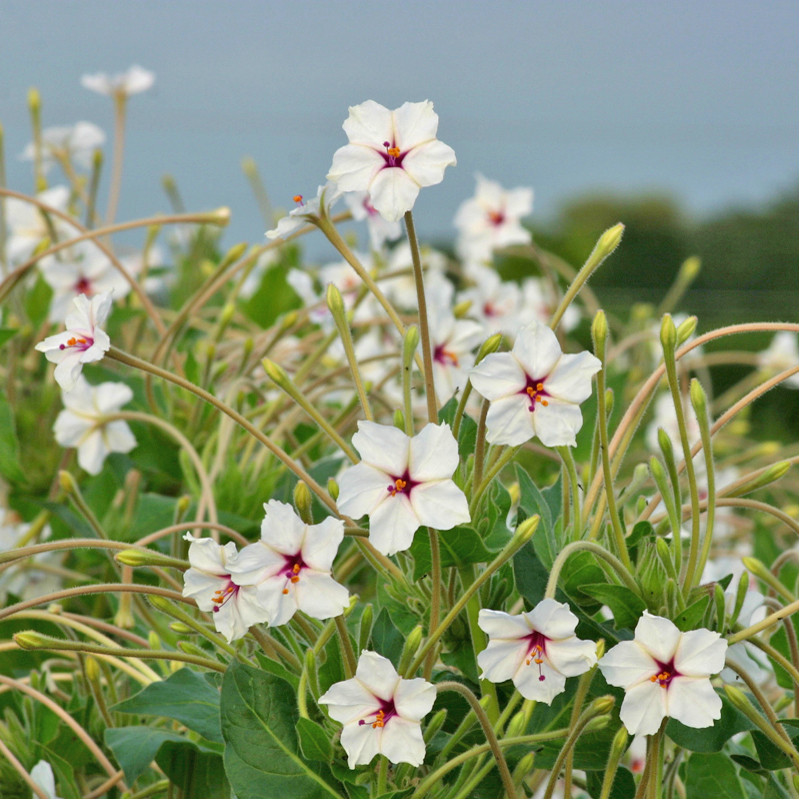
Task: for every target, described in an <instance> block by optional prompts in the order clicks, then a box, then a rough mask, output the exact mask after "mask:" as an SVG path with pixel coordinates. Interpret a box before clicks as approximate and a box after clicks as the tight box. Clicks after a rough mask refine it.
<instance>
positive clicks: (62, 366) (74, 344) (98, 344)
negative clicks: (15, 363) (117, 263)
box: [36, 294, 111, 391]
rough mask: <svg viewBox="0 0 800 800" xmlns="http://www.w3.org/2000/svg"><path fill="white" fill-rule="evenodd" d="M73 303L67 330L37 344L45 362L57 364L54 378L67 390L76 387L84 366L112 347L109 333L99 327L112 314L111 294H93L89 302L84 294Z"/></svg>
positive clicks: (67, 321) (68, 315)
mask: <svg viewBox="0 0 800 800" xmlns="http://www.w3.org/2000/svg"><path fill="white" fill-rule="evenodd" d="M73 303H74V304H75V309H76V310H75V311H71V312H70V313H69V314H67V319H66V322H65V325H66V328H67V329H66V330H65V331H64V332H63V333H57V334H55V335H54V336H48V337H47V338H46V339H45V340H44V341H43V342H39V344H37V345H36V349H37V350H39V351H40V352H42V353H44V354H45V357H46V358H47V360H48V361H52V362H53V363H54V364H56V365H57V366H56V369H55V379H56V381H57V382H58V385H59V386H60V387H61V388H62V389H66V390H67V391H69V390H70V389H72V388H73V387H74V386H75V383H76V382H77V380H78V375H80V374H81V369H83V365H84V364H88V363H89V362H90V361H99V360H100V359H101V358H102V357H103V355H104V354H105V352H106V351H107V350H108V348H109V347H111V340H110V339H109V338H108V334H107V333H106V332H105V331H104V330H102V329H101V328H100V325H102V324H103V323H104V322H105V320H106V317H107V316H108V313H109V311H111V295H110V294H96V295H95V296H94V297H93V298H92V299H91V301H90V300H89V299H88V298H87V297H86V295H85V294H79V295H78V296H77V297H76V298H75V299H74V300H73Z"/></svg>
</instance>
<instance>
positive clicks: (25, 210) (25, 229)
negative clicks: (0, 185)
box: [0, 186, 77, 264]
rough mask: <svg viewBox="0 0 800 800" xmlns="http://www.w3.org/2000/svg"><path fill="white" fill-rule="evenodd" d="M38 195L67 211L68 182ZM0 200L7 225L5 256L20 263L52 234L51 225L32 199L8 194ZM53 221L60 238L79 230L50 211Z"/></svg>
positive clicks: (53, 205) (50, 204)
mask: <svg viewBox="0 0 800 800" xmlns="http://www.w3.org/2000/svg"><path fill="white" fill-rule="evenodd" d="M36 199H37V200H40V201H41V202H42V203H44V204H45V205H47V206H50V207H51V208H55V209H57V210H58V211H64V212H66V211H67V205H68V203H69V189H68V188H67V187H66V186H53V187H52V188H50V189H46V190H45V191H43V192H40V193H39V194H37V195H36ZM0 202H2V203H3V204H4V208H5V215H6V226H7V229H8V241H7V242H6V258H7V260H8V261H9V263H11V264H21V263H23V262H24V261H27V260H28V259H29V258H30V257H31V256H32V255H33V251H34V250H35V249H36V248H37V247H38V246H39V244H40V243H41V242H42V240H43V239H45V238H46V237H51V231H50V228H49V227H48V225H47V222H46V221H45V217H44V214H43V213H42V212H41V210H40V209H39V207H38V206H36V205H34V204H33V203H26V202H25V201H24V200H18V199H17V198H16V197H7V198H4V199H3V200H2V201H0ZM50 222H51V223H52V225H53V228H54V229H55V232H56V236H57V237H58V238H59V239H62V238H69V237H70V236H74V235H75V234H76V233H77V230H76V229H75V228H73V227H72V226H70V225H68V224H67V223H66V222H64V220H62V219H61V218H60V217H56V216H54V215H51V216H50Z"/></svg>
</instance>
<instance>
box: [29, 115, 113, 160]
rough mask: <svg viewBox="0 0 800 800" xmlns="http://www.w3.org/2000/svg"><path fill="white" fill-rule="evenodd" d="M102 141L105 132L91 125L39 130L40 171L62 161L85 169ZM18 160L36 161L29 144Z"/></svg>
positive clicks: (32, 148) (103, 140) (33, 150)
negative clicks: (40, 133)
mask: <svg viewBox="0 0 800 800" xmlns="http://www.w3.org/2000/svg"><path fill="white" fill-rule="evenodd" d="M105 140H106V135H105V133H103V131H102V130H101V129H100V128H98V127H97V125H95V124H94V123H92V122H78V123H76V124H75V125H71V126H66V125H59V126H57V127H54V128H45V129H44V130H43V131H42V169H43V170H44V171H45V172H48V171H49V170H50V168H51V167H52V166H54V165H55V164H59V163H62V164H63V163H64V162H72V163H74V164H77V165H78V166H80V167H83V168H84V169H89V167H91V166H92V158H93V156H94V151H95V150H97V149H98V148H99V147H102V146H103V144H104V143H105ZM20 158H21V159H22V160H23V161H33V160H34V159H35V158H36V147H35V146H34V143H33V142H30V143H29V144H28V145H26V147H25V149H24V150H23V151H22V153H21V154H20Z"/></svg>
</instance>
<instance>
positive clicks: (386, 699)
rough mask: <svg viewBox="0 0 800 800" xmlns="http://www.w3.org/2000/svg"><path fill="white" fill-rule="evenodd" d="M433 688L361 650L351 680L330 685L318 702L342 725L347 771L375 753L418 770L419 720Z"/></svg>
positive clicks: (430, 704) (420, 747)
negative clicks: (403, 674)
mask: <svg viewBox="0 0 800 800" xmlns="http://www.w3.org/2000/svg"><path fill="white" fill-rule="evenodd" d="M435 700H436V687H435V686H434V685H433V684H431V683H428V681H426V680H424V679H423V678H413V679H412V680H406V679H405V678H401V677H400V676H399V675H398V674H397V671H396V670H395V668H394V667H393V666H392V664H391V662H390V661H389V660H388V659H386V658H384V657H383V656H381V655H378V653H373V652H371V651H369V650H363V651H362V652H361V656H360V658H359V659H358V667H357V668H356V675H355V677H354V678H351V679H350V680H349V681H339V683H334V684H333V686H331V687H330V689H328V691H327V692H325V694H323V695H322V697H320V698H319V702H320V703H325V704H326V705H327V706H328V714H329V715H330V716H331V717H332V718H333V719H335V720H336V721H337V722H341V723H343V725H344V727H343V728H342V739H341V741H342V747H344V749H345V751H346V752H347V766H348V767H350V769H353V768H354V767H355V766H356V765H357V764H369V762H370V761H372V759H373V758H374V757H375V755H377V754H378V753H381V754H383V755H385V756H386V758H388V759H389V761H391V762H392V763H393V764H398V763H400V762H401V761H404V762H406V763H407V764H412V765H413V766H415V767H418V766H420V765H421V764H422V762H423V761H424V760H425V742H424V740H423V738H422V727H421V725H420V721H421V720H422V718H423V717H424V716H425V715H426V714H427V713H428V712H429V711H430V710H431V708H433V703H434V701H435Z"/></svg>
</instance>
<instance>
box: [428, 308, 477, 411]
mask: <svg viewBox="0 0 800 800" xmlns="http://www.w3.org/2000/svg"><path fill="white" fill-rule="evenodd" d="M431 310H432V311H435V313H432V314H431V315H430V325H431V348H432V350H433V353H432V357H433V381H434V385H435V387H436V393H437V395H438V396H439V397H440V398H442V399H447V398H450V397H452V395H453V394H454V393H455V392H456V391H457V390H459V389H463V388H464V386H465V385H466V382H467V376H468V374H469V370H470V368H471V367H472V365H473V364H474V363H475V359H474V357H473V355H472V350H473V349H474V348H475V347H476V346H477V345H479V344H480V343H481V341H482V340H483V338H484V335H483V327H482V326H481V325H480V324H479V323H477V322H473V321H472V320H469V319H456V318H455V317H454V316H453V315H452V313H451V312H450V311H449V309H447V308H442V307H439V308H436V306H435V305H432V307H431Z"/></svg>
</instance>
